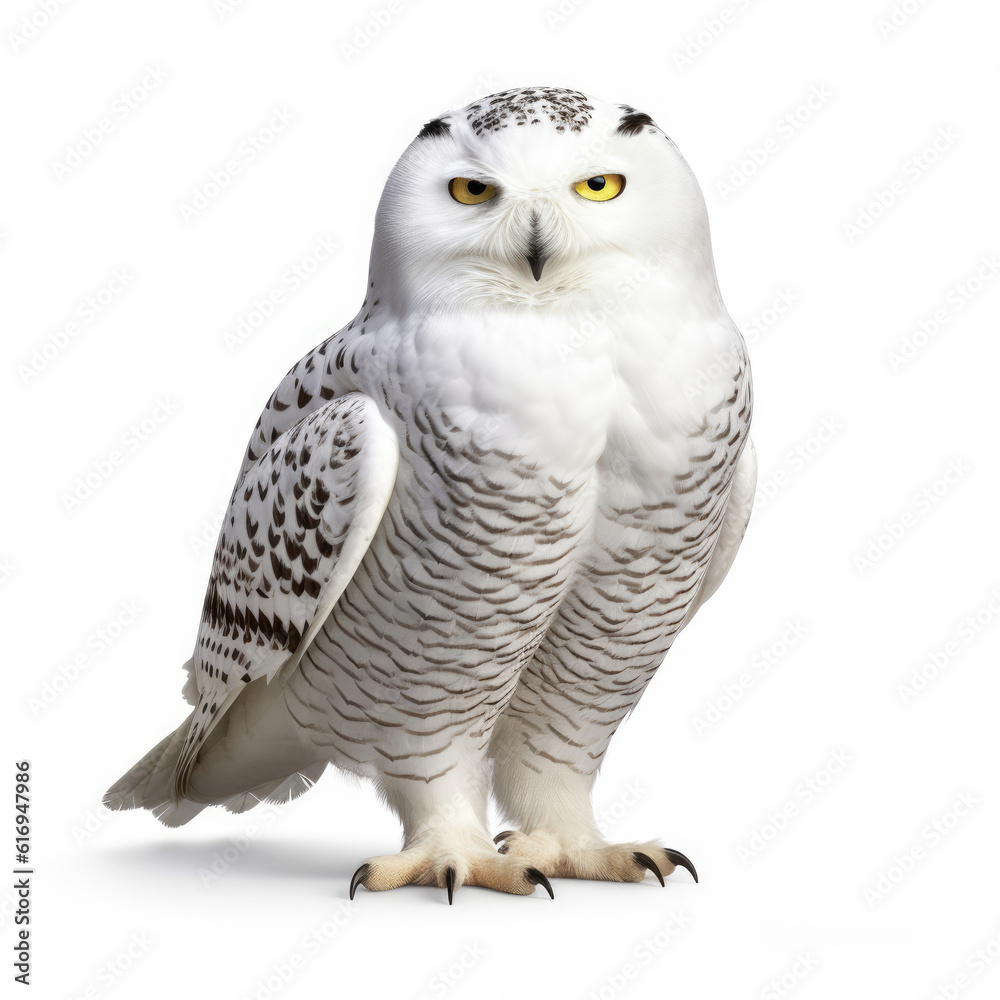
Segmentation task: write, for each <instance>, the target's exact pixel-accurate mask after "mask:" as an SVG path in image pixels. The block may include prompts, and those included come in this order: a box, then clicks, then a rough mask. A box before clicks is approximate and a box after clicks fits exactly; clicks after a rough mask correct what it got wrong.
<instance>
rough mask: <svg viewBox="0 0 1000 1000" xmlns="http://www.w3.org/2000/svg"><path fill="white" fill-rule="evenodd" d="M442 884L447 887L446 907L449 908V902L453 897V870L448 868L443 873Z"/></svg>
mask: <svg viewBox="0 0 1000 1000" xmlns="http://www.w3.org/2000/svg"><path fill="white" fill-rule="evenodd" d="M444 883H445V885H446V886H447V887H448V905H449V906H451V901H452V899H453V898H454V896H455V869H454V868H449V869H448V870H447V871H446V872H445V873H444Z"/></svg>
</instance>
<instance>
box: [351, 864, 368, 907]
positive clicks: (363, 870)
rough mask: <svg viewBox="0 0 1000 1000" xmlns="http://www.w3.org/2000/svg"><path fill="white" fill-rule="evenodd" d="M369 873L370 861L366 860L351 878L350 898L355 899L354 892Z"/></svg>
mask: <svg viewBox="0 0 1000 1000" xmlns="http://www.w3.org/2000/svg"><path fill="white" fill-rule="evenodd" d="M367 874H368V862H367V861H366V862H365V863H364V864H363V865H362V866H361V867H360V868H359V869H358V870H357V871H356V872H355V873H354V876H353V877H352V879H351V894H350V898H351V899H354V893H355V892H356V891H357V888H358V886H359V885H360V884H361V883H362V882H363V881H364V880H365V876H366V875H367Z"/></svg>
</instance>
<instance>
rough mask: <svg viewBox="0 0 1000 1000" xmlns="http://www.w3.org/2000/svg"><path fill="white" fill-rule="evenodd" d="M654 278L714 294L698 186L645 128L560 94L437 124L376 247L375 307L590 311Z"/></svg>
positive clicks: (537, 93)
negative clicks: (653, 272) (653, 273)
mask: <svg viewBox="0 0 1000 1000" xmlns="http://www.w3.org/2000/svg"><path fill="white" fill-rule="evenodd" d="M650 268H655V269H657V270H658V271H659V275H660V277H661V278H665V280H668V281H669V280H674V281H676V282H677V283H678V284H679V285H683V286H684V287H685V288H686V289H687V291H688V293H689V294H690V292H691V290H692V288H693V287H694V286H696V285H698V284H699V283H701V284H703V285H704V288H705V291H706V294H714V293H715V289H716V284H715V270H714V265H713V263H712V252H711V244H710V240H709V231H708V218H707V214H706V211H705V204H704V200H703V198H702V195H701V191H700V189H699V187H698V183H697V181H696V180H695V178H694V175H693V174H692V172H691V170H690V168H689V167H688V165H687V163H686V162H685V161H684V158H683V157H682V156H681V154H680V153H679V152H678V150H677V147H676V146H675V145H674V143H673V142H672V141H671V140H670V139H669V138H668V137H667V136H666V134H665V133H664V132H663V131H661V130H660V129H659V128H658V127H657V126H656V124H655V123H654V122H653V120H652V119H651V118H650V117H649V115H647V114H645V113H643V112H641V111H637V110H636V109H635V108H632V107H630V106H628V105H625V104H612V103H608V102H605V101H600V100H597V99H594V98H591V97H587V96H586V95H585V94H581V93H579V92H578V91H575V90H560V89H556V88H552V87H528V88H524V89H521V90H506V91H503V92H502V93H498V94H494V95H492V96H490V97H484V98H482V99H481V100H478V101H476V102H475V103H473V104H470V105H468V106H467V107H464V108H461V109H460V110H457V111H450V112H448V113H446V114H443V115H440V116H439V117H437V118H435V119H433V120H432V121H429V122H428V123H427V124H426V125H425V126H424V127H423V129H422V130H421V131H420V133H419V135H418V136H417V137H416V138H415V139H414V140H413V142H412V143H411V144H410V146H409V147H407V149H406V151H405V152H404V153H403V155H402V156H401V157H400V159H399V161H398V162H397V163H396V166H395V167H394V168H393V170H392V173H391V174H390V176H389V179H388V181H387V183H386V186H385V191H384V192H383V195H382V199H381V202H380V203H379V208H378V213H377V217H376V226H375V240H374V244H373V247H372V278H373V280H375V281H377V282H378V286H379V289H380V292H379V294H380V295H382V296H383V297H384V298H385V297H391V298H392V299H395V300H396V302H397V304H399V305H404V304H405V306H406V308H408V309H418V310H434V309H436V308H442V309H449V310H453V309H456V308H471V309H483V308H485V309H489V308H490V307H495V306H502V307H504V308H510V307H511V306H520V307H524V308H531V309H534V308H546V307H556V308H558V307H565V306H567V305H570V304H574V303H576V304H583V305H586V303H587V302H588V301H590V300H594V299H600V298H601V297H602V296H607V295H608V294H609V293H612V292H613V291H614V290H615V289H616V288H617V289H620V288H621V286H622V282H623V281H625V282H628V281H630V279H632V278H633V277H634V276H635V275H636V274H638V273H642V271H643V270H645V271H647V272H648V271H649V269H650Z"/></svg>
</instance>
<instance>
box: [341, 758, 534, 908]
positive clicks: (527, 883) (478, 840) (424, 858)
mask: <svg viewBox="0 0 1000 1000" xmlns="http://www.w3.org/2000/svg"><path fill="white" fill-rule="evenodd" d="M480 763H482V762H480ZM462 768H463V765H462V764H460V763H459V764H457V765H456V766H454V767H453V768H452V769H451V770H449V771H448V773H447V774H443V775H440V774H439V775H438V776H437V777H429V776H420V775H412V776H403V775H401V774H397V775H393V774H388V773H384V774H382V775H381V777H380V779H379V781H378V784H379V787H380V789H381V791H382V794H383V795H384V796H385V798H386V800H387V801H388V804H389V805H390V806H391V807H392V809H393V810H394V811H395V812H396V814H397V815H398V816H399V818H400V820H401V821H402V823H403V849H402V851H400V852H399V853H398V854H385V855H381V856H379V857H373V858H368V860H367V861H365V862H364V864H362V865H361V867H360V868H359V869H358V870H357V871H356V872H355V873H354V877H353V878H352V880H351V892H350V895H351V898H352V899H353V898H354V893H355V892H356V890H357V888H358V886H359V885H360V886H364V887H365V888H366V889H370V890H372V891H378V890H383V889H396V888H398V887H399V886H402V885H436V886H440V887H441V888H444V889H447V890H448V902H449V903H451V902H452V897H453V895H454V892H455V890H456V889H457V888H458V887H459V886H461V885H478V886H483V887H485V888H488V889H497V890H499V891H501V892H509V893H513V894H515V895H522V896H524V895H528V894H530V893H532V892H534V890H535V886H536V885H542V886H543V887H544V888H546V889H547V890H548V893H549V895H550V896H551V895H552V887H551V886H550V885H549V884H548V879H546V877H545V876H544V875H543V874H542V873H541V872H539V871H537V870H535V869H534V868H533V867H532V866H531V865H527V864H522V863H521V862H520V861H519V860H517V859H515V858H512V857H511V858H508V857H506V856H504V855H500V854H498V853H497V851H496V848H495V847H494V845H493V842H492V841H491V840H490V836H489V832H488V830H487V825H486V804H487V779H486V773H485V769H484V768H483V767H480V768H479V769H477V770H473V769H465V770H463V769H462Z"/></svg>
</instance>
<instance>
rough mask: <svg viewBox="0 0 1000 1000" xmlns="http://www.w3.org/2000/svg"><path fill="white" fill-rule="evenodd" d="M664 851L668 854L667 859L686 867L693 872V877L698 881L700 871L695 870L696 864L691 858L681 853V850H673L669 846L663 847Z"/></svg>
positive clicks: (680, 866)
mask: <svg viewBox="0 0 1000 1000" xmlns="http://www.w3.org/2000/svg"><path fill="white" fill-rule="evenodd" d="M663 853H664V854H665V855H666V856H667V860H668V861H670V863H671V864H673V865H677V866H678V867H679V868H686V869H687V870H688V871H689V872H690V873H691V878H693V879H694V880H695V882H697V881H698V873H697V872H696V871H695V870H694V865H693V864H691V861H690V859H689V858H687V857H685V856H684V855H683V854H681V852H680V851H674V850H671V849H670V848H669V847H664V848H663Z"/></svg>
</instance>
